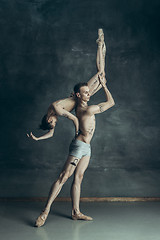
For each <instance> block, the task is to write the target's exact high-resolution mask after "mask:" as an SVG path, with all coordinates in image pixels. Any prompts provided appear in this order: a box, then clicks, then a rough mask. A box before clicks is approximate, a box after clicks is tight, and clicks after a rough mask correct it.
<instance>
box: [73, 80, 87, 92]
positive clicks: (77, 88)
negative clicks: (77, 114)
mask: <svg viewBox="0 0 160 240" xmlns="http://www.w3.org/2000/svg"><path fill="white" fill-rule="evenodd" d="M83 86H88V83H85V82H83V83H77V84H76V85H75V86H74V93H78V92H80V88H81V87H83Z"/></svg>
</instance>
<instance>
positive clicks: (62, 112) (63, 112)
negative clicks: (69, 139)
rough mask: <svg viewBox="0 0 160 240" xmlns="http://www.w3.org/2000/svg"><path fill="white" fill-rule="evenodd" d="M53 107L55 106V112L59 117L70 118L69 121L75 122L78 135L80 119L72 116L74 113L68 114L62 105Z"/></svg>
mask: <svg viewBox="0 0 160 240" xmlns="http://www.w3.org/2000/svg"><path fill="white" fill-rule="evenodd" d="M53 106H54V110H55V112H56V114H57V115H59V116H63V117H66V118H68V119H70V120H72V121H73V123H74V125H75V132H76V135H78V131H79V121H78V118H77V117H76V116H75V115H74V114H72V113H70V112H68V111H67V110H65V109H64V108H63V107H62V106H61V105H60V104H54V105H53Z"/></svg>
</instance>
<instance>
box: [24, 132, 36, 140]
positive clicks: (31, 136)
mask: <svg viewBox="0 0 160 240" xmlns="http://www.w3.org/2000/svg"><path fill="white" fill-rule="evenodd" d="M27 137H29V138H32V139H33V140H35V141H38V138H37V137H36V136H34V135H33V133H32V132H30V133H29V134H28V133H27Z"/></svg>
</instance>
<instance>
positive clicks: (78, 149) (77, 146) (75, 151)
mask: <svg viewBox="0 0 160 240" xmlns="http://www.w3.org/2000/svg"><path fill="white" fill-rule="evenodd" d="M69 155H71V156H74V157H77V158H79V159H81V158H82V157H84V156H91V146H90V144H88V143H85V142H82V141H80V140H78V139H73V141H72V142H71V144H70V146H69Z"/></svg>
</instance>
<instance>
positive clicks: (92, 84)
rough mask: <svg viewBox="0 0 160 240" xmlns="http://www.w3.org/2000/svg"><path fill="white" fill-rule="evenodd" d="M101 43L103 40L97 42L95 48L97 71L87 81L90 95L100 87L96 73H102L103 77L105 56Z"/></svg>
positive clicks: (102, 43)
mask: <svg viewBox="0 0 160 240" xmlns="http://www.w3.org/2000/svg"><path fill="white" fill-rule="evenodd" d="M103 45H104V41H103V40H102V41H100V40H99V42H98V50H97V69H98V72H97V74H96V75H94V76H93V77H92V78H91V79H90V80H89V81H88V87H89V90H90V93H91V96H92V95H94V94H95V93H96V92H97V91H98V90H100V89H101V87H102V86H101V84H100V83H99V79H98V75H99V74H101V73H102V74H103V76H104V77H105V71H104V65H105V56H103Z"/></svg>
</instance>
